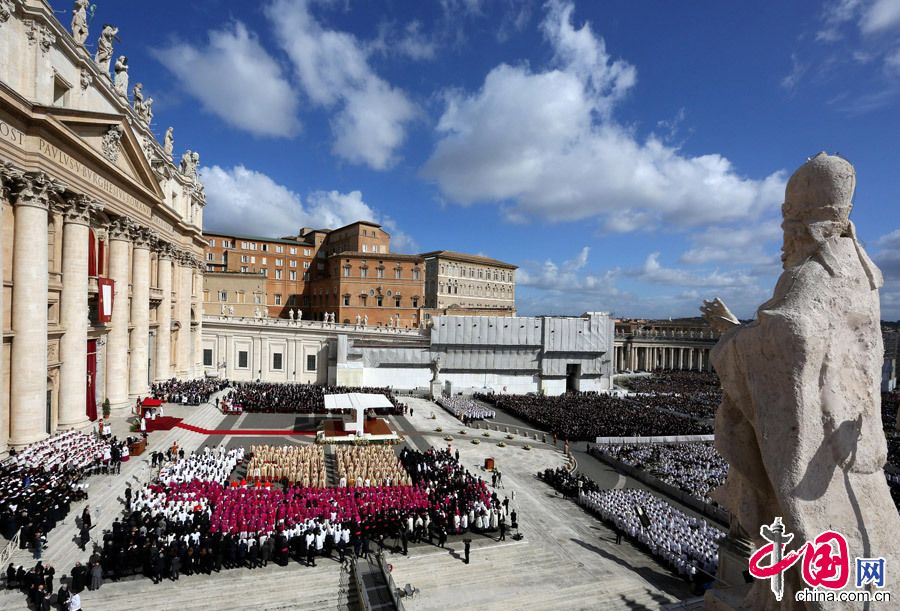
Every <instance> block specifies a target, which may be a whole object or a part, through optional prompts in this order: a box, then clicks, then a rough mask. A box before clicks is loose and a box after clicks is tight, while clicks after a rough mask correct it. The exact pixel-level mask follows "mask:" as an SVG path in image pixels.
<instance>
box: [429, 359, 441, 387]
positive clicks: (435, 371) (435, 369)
mask: <svg viewBox="0 0 900 611" xmlns="http://www.w3.org/2000/svg"><path fill="white" fill-rule="evenodd" d="M440 375H441V355H440V354H439V355H437V356H436V357H434V360H432V361H431V381H432V382H438V381H439V380H438V378H439V377H440Z"/></svg>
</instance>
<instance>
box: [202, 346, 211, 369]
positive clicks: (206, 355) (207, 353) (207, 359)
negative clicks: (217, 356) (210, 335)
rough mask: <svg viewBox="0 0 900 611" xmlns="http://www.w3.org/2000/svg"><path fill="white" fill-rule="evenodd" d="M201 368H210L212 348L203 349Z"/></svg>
mask: <svg viewBox="0 0 900 611" xmlns="http://www.w3.org/2000/svg"><path fill="white" fill-rule="evenodd" d="M203 366H204V367H212V366H213V360H212V348H204V349H203Z"/></svg>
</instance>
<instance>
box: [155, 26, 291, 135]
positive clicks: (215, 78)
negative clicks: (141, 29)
mask: <svg viewBox="0 0 900 611" xmlns="http://www.w3.org/2000/svg"><path fill="white" fill-rule="evenodd" d="M154 56H155V57H156V58H157V59H158V60H159V61H160V62H161V63H162V64H163V65H164V66H166V68H168V69H169V71H170V72H172V74H174V75H175V77H176V78H177V79H178V82H179V84H180V85H181V87H182V88H184V89H185V90H186V91H187V92H188V93H189V94H191V95H192V96H193V97H195V98H196V99H198V100H199V101H200V103H201V104H202V105H203V108H204V109H205V110H207V111H209V112H211V113H213V114H215V115H217V116H218V117H220V118H221V119H223V120H224V121H225V122H226V123H228V124H229V125H232V126H234V127H237V128H239V129H242V130H245V131H248V132H250V133H252V134H256V135H259V136H275V137H282V136H285V137H286V136H293V135H294V134H296V133H297V132H299V131H300V122H299V120H298V119H297V97H296V95H295V94H294V92H293V91H292V88H291V86H290V84H289V83H288V82H287V80H286V79H285V78H284V75H283V74H282V72H281V68H280V67H279V65H278V63H277V62H276V61H275V60H274V59H273V58H272V57H271V56H270V55H269V54H268V53H267V52H266V50H265V49H264V48H263V47H262V45H261V44H260V43H259V40H258V39H257V38H256V36H255V35H254V34H252V33H251V32H248V31H247V28H246V27H245V26H244V24H243V23H241V22H240V21H237V22H235V23H234V24H232V25H231V26H226V27H224V28H223V29H221V30H210V31H209V41H208V43H207V44H206V45H205V46H204V45H196V46H195V45H191V44H189V43H186V42H178V43H175V44H173V45H171V46H169V47H167V48H164V49H161V50H158V51H155V52H154Z"/></svg>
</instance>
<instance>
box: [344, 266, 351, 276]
mask: <svg viewBox="0 0 900 611" xmlns="http://www.w3.org/2000/svg"><path fill="white" fill-rule="evenodd" d="M349 277H350V266H349V265H345V266H344V278H349Z"/></svg>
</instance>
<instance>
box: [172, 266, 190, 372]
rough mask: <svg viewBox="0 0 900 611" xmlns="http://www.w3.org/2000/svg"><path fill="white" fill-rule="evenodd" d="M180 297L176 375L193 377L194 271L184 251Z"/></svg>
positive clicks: (179, 273)
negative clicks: (192, 282) (192, 285)
mask: <svg viewBox="0 0 900 611" xmlns="http://www.w3.org/2000/svg"><path fill="white" fill-rule="evenodd" d="M176 270H177V272H178V295H177V296H176V300H175V303H176V306H175V307H176V312H175V313H176V315H177V316H178V323H179V325H180V326H181V328H180V329H179V330H178V342H177V344H176V345H175V352H176V375H177V376H178V377H179V378H189V377H192V374H193V369H194V368H193V367H192V365H191V281H192V273H193V272H192V270H191V263H190V255H189V254H188V253H186V252H184V251H180V252H179V256H178V265H177V266H176Z"/></svg>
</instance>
